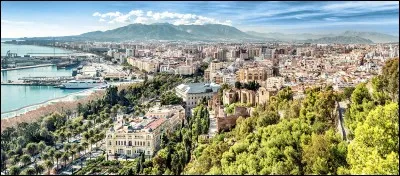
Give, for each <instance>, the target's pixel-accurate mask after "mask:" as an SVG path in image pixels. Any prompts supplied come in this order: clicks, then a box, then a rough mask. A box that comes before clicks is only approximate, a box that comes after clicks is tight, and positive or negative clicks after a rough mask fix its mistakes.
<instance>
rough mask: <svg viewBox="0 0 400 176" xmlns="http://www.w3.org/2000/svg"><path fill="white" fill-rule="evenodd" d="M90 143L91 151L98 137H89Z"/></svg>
mask: <svg viewBox="0 0 400 176" xmlns="http://www.w3.org/2000/svg"><path fill="white" fill-rule="evenodd" d="M89 143H90V152H92V145H93V144H94V143H96V139H95V138H94V137H91V138H90V139H89Z"/></svg>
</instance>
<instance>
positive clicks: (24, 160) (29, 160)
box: [21, 154, 32, 166]
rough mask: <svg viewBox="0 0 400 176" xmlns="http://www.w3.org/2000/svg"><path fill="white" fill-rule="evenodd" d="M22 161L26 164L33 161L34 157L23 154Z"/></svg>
mask: <svg viewBox="0 0 400 176" xmlns="http://www.w3.org/2000/svg"><path fill="white" fill-rule="evenodd" d="M21 162H22V164H23V165H24V166H26V165H28V164H29V163H31V162H32V158H31V156H29V155H27V154H24V155H22V156H21Z"/></svg>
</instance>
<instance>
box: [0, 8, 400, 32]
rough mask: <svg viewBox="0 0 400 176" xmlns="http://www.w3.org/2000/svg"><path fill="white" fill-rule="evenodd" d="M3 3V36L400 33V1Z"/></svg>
mask: <svg viewBox="0 0 400 176" xmlns="http://www.w3.org/2000/svg"><path fill="white" fill-rule="evenodd" d="M1 3H2V8H1V10H2V12H1V15H2V18H1V25H2V32H1V36H2V38H18V37H45V36H68V35H79V34H82V33H85V32H91V31H98V30H100V31H105V30H110V29H115V28H118V27H122V26H126V25H128V24H132V23H143V24H152V23H164V22H168V23H171V24H175V25H182V24H183V25H187V24H200V25H201V24H208V23H212V24H224V25H230V26H233V27H236V28H238V29H239V30H242V31H244V32H246V31H256V32H263V33H268V32H282V33H291V34H292V33H316V34H322V33H324V34H326V33H340V32H344V31H347V30H354V31H366V32H380V33H385V34H390V35H395V36H398V33H399V28H398V25H399V22H398V19H399V3H398V2H184V3H182V2H162V3H159V2H1ZM55 7H57V8H55ZM38 9H40V10H38ZM20 12H24V13H20Z"/></svg>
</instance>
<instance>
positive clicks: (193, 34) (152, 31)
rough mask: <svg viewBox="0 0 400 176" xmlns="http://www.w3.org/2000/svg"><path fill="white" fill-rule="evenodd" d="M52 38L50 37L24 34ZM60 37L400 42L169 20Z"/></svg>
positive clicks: (370, 36) (366, 35)
mask: <svg viewBox="0 0 400 176" xmlns="http://www.w3.org/2000/svg"><path fill="white" fill-rule="evenodd" d="M24 39H25V40H30V39H50V37H47V38H46V37H40V38H24ZM56 39H57V40H69V41H77V40H80V41H82V40H91V41H132V40H189V41H291V42H308V43H343V44H344V43H346V44H347V43H388V42H398V41H399V39H398V37H397V36H392V35H388V34H382V33H377V32H355V31H346V32H344V33H340V34H322V35H321V34H310V33H303V34H283V33H260V32H254V31H248V32H243V31H241V30H239V29H237V28H235V27H232V26H227V25H221V24H205V25H172V24H169V23H154V24H138V23H136V24H130V25H127V26H124V27H119V28H116V29H112V30H107V31H104V32H103V31H94V32H88V33H84V34H81V35H76V36H64V37H56Z"/></svg>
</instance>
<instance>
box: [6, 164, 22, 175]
mask: <svg viewBox="0 0 400 176" xmlns="http://www.w3.org/2000/svg"><path fill="white" fill-rule="evenodd" d="M20 173H21V168H20V167H19V166H11V167H10V169H9V171H8V174H10V175H19V174H20Z"/></svg>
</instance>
